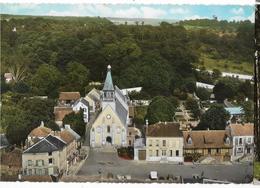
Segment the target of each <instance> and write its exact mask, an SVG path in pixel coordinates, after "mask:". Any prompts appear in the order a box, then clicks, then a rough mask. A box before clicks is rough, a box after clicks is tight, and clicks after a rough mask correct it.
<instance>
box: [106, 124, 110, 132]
mask: <svg viewBox="0 0 260 188" xmlns="http://www.w3.org/2000/svg"><path fill="white" fill-rule="evenodd" d="M107 132H108V133H110V126H109V125H108V126H107Z"/></svg>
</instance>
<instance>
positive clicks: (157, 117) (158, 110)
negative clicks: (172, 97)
mask: <svg viewBox="0 0 260 188" xmlns="http://www.w3.org/2000/svg"><path fill="white" fill-rule="evenodd" d="M175 110H176V109H175V107H174V106H173V105H172V104H171V102H169V101H168V100H167V98H165V97H162V96H158V97H155V98H153V100H152V102H151V103H150V105H149V107H148V109H147V114H146V119H148V121H149V123H150V124H153V123H157V122H159V121H172V120H173V117H174V114H175Z"/></svg>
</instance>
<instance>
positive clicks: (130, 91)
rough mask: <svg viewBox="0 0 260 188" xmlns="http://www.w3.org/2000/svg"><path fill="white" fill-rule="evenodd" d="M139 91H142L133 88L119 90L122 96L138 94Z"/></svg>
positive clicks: (140, 88)
mask: <svg viewBox="0 0 260 188" xmlns="http://www.w3.org/2000/svg"><path fill="white" fill-rule="evenodd" d="M141 90H142V87H133V88H126V89H121V91H122V93H123V95H128V94H129V93H132V92H136V93H140V92H141Z"/></svg>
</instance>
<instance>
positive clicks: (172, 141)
mask: <svg viewBox="0 0 260 188" xmlns="http://www.w3.org/2000/svg"><path fill="white" fill-rule="evenodd" d="M146 132H147V134H146V160H147V161H166V162H168V161H172V162H183V161H184V160H183V136H182V132H181V131H180V124H179V123H173V122H164V123H162V122H159V123H156V124H153V125H149V126H148V130H147V131H146Z"/></svg>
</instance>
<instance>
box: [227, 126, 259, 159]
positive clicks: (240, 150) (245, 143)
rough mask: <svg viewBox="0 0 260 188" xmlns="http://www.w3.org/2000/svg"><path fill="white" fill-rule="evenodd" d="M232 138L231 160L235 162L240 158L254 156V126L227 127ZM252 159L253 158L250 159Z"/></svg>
mask: <svg viewBox="0 0 260 188" xmlns="http://www.w3.org/2000/svg"><path fill="white" fill-rule="evenodd" d="M227 130H228V131H230V134H231V137H232V144H233V149H232V156H231V160H232V161H234V160H237V159H239V158H241V157H245V156H251V157H253V155H254V125H253V124H251V123H248V124H231V125H229V126H228V127H227ZM252 159H253V158H252Z"/></svg>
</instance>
